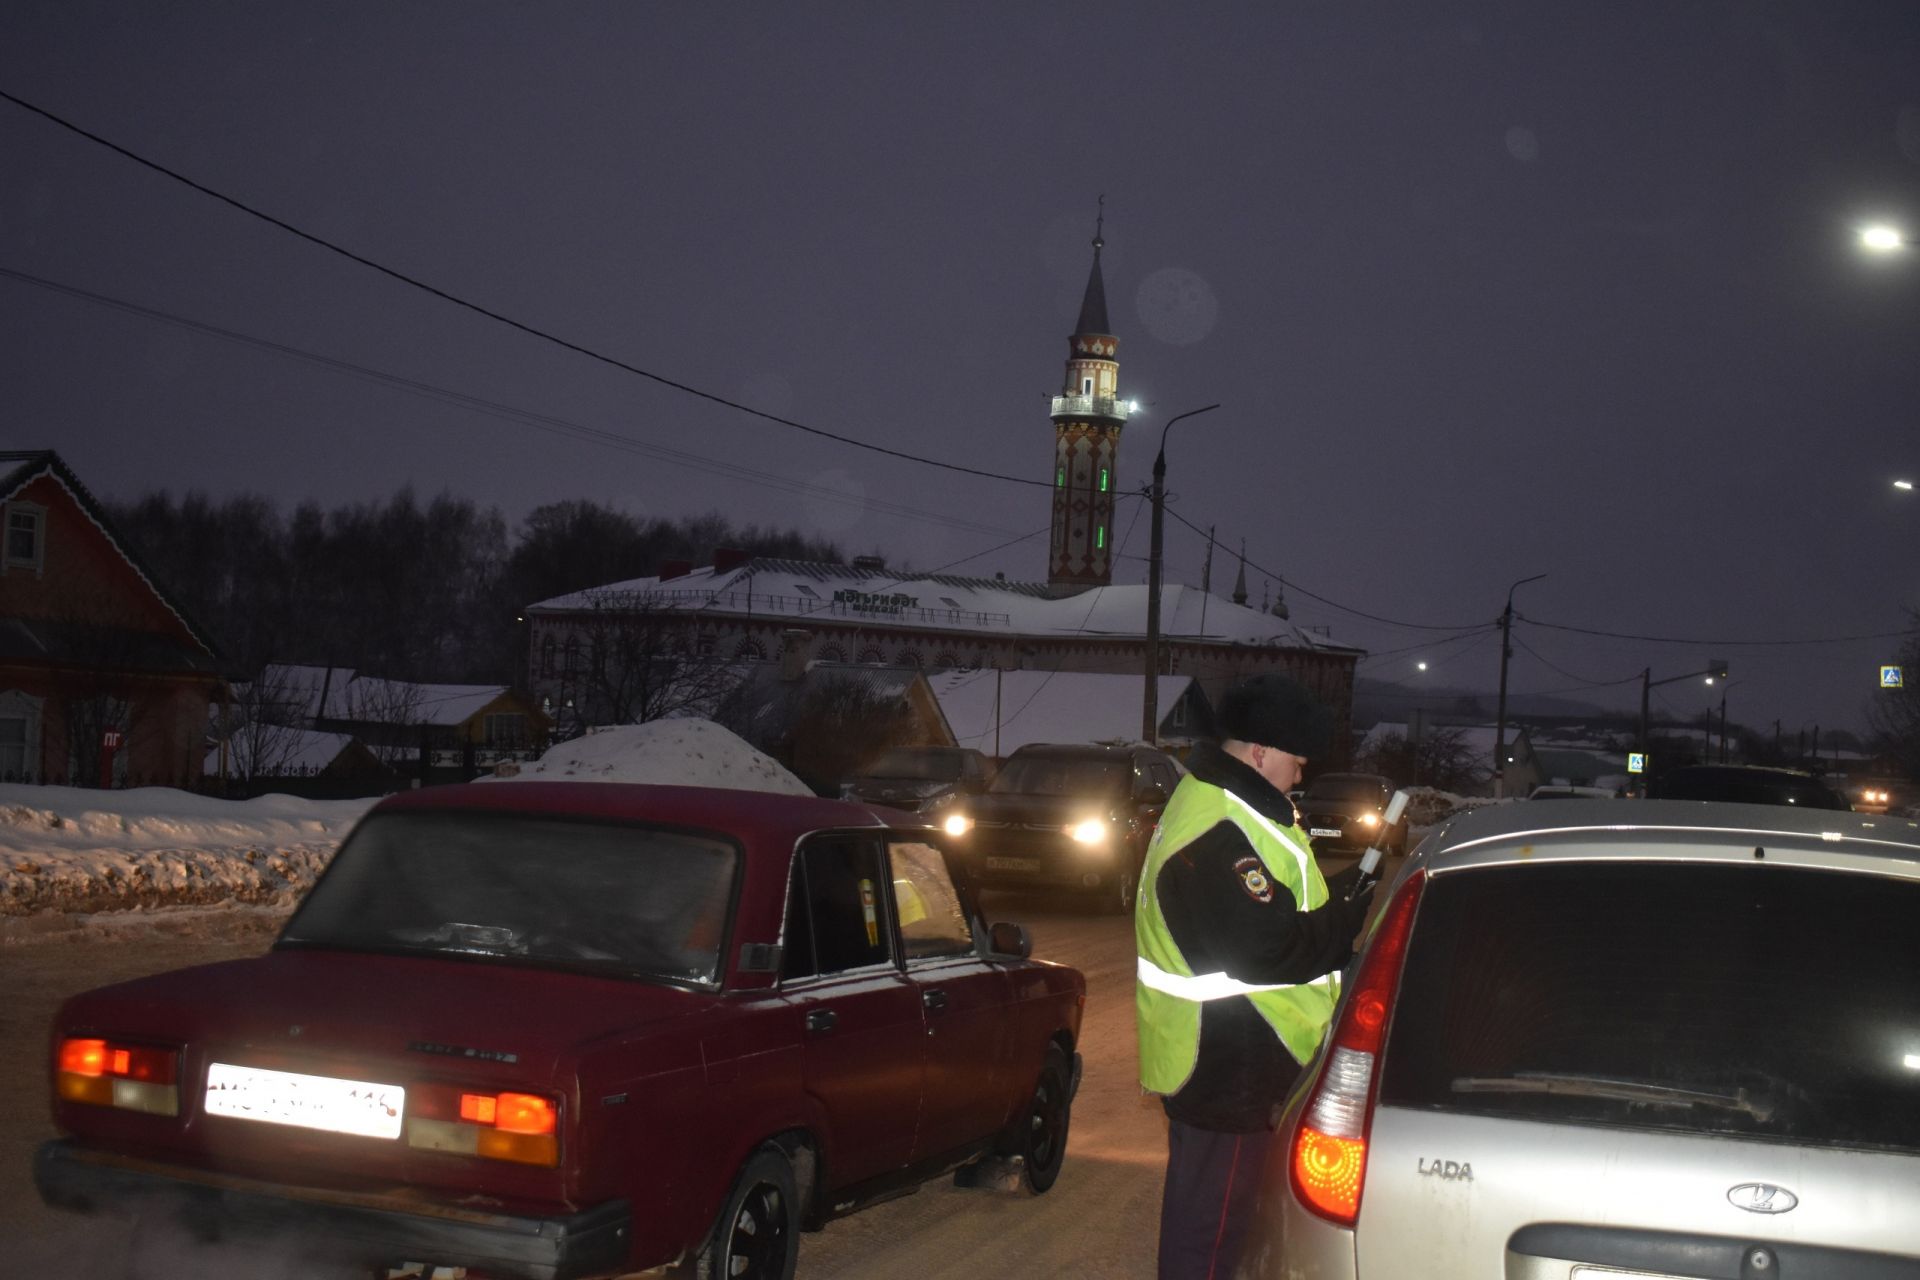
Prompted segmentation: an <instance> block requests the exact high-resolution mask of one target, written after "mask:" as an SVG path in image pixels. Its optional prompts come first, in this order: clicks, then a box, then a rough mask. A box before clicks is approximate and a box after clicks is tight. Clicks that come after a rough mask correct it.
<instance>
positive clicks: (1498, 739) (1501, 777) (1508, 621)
mask: <svg viewBox="0 0 1920 1280" xmlns="http://www.w3.org/2000/svg"><path fill="white" fill-rule="evenodd" d="M1546 576H1547V575H1546V574H1544V573H1536V574H1534V575H1533V576H1532V577H1531V578H1522V579H1520V581H1518V582H1516V583H1514V584H1513V585H1512V586H1511V587H1508V588H1507V607H1506V609H1505V610H1504V611H1503V612H1502V613H1501V614H1500V709H1499V711H1497V712H1496V713H1495V715H1494V728H1493V798H1494V799H1495V800H1498V799H1500V798H1501V797H1502V796H1504V795H1505V794H1506V793H1507V660H1508V659H1509V658H1511V657H1513V646H1512V645H1511V644H1509V643H1508V641H1509V639H1510V638H1511V637H1512V635H1513V593H1514V592H1515V591H1517V590H1519V589H1520V588H1521V587H1524V586H1526V585H1527V584H1528V583H1529V582H1538V581H1540V579H1542V578H1544V577H1546Z"/></svg>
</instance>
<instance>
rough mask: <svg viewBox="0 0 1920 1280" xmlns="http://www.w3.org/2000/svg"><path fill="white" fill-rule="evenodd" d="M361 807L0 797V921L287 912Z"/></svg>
mask: <svg viewBox="0 0 1920 1280" xmlns="http://www.w3.org/2000/svg"><path fill="white" fill-rule="evenodd" d="M372 804H373V801H372V800H324V801H321V800H297V799H295V798H293V797H292V796H279V795H274V796H261V797H259V798H258V799H254V800H218V799H214V798H213V797H211V796H202V795H195V794H194V793H192V792H189V791H176V790H173V789H172V788H169V787H142V788H139V789H136V790H132V791H90V790H84V789H80V788H76V787H26V786H0V916H23V915H32V914H35V913H38V912H46V911H53V912H90V911H110V910H131V909H139V908H148V907H157V906H178V905H182V904H210V903H228V902H238V903H247V904H254V905H269V906H275V907H283V908H290V907H291V906H292V905H293V903H294V902H295V901H296V900H298V898H299V895H300V894H301V893H303V892H304V891H305V890H306V888H307V886H308V885H311V884H312V883H313V879H314V877H315V876H317V875H319V874H320V871H321V869H322V868H323V867H325V866H326V865H327V860H328V859H329V858H331V857H332V856H333V851H334V849H335V848H337V847H338V846H339V844H340V839H341V837H342V836H344V835H345V834H346V833H347V830H348V828H350V827H351V826H352V825H353V824H354V822H355V821H356V820H357V819H358V818H359V817H360V815H361V814H362V813H365V812H366V811H367V809H368V808H369V807H370V806H371V805H372Z"/></svg>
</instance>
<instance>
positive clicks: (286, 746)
mask: <svg viewBox="0 0 1920 1280" xmlns="http://www.w3.org/2000/svg"><path fill="white" fill-rule="evenodd" d="M352 741H353V735H352V734H350V733H321V732H320V731H318V730H317V729H294V728H290V727H288V726H286V725H278V724H272V725H255V726H254V727H252V728H248V729H242V730H241V731H240V732H238V733H236V734H234V735H233V736H232V737H231V738H229V739H227V747H226V751H227V758H226V771H227V772H228V773H229V774H239V775H242V776H245V775H248V774H252V773H254V772H256V771H258V772H266V773H293V772H301V771H304V772H307V773H318V772H319V771H320V770H322V769H324V768H326V767H327V766H328V765H330V764H332V763H333V762H334V760H335V759H337V758H338V757H339V755H340V753H341V752H342V751H345V750H346V749H347V745H348V744H349V743H351V742H352ZM255 755H258V756H259V757H260V759H259V761H258V763H257V765H256V762H255V761H254V760H253V758H252V757H254V756H255ZM203 768H204V771H205V773H206V775H207V776H208V777H209V778H217V777H219V776H220V768H221V760H220V748H219V747H218V746H215V747H212V748H210V749H209V750H208V751H207V760H206V764H205V765H204V766H203Z"/></svg>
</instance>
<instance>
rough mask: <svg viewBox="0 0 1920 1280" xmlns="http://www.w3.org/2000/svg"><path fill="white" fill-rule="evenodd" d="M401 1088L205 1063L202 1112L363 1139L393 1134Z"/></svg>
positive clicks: (402, 1101)
mask: <svg viewBox="0 0 1920 1280" xmlns="http://www.w3.org/2000/svg"><path fill="white" fill-rule="evenodd" d="M406 1106H407V1091H406V1090H405V1089H404V1088H402V1087H401V1086H399V1085H397V1084H380V1083H378V1082H377V1081H372V1080H341V1079H337V1078H335V1077H333V1076H308V1075H301V1074H299V1073H298V1072H293V1071H269V1070H267V1069H266V1068H264V1067H239V1066H235V1065H233V1064H232V1063H228V1062H215V1063H211V1064H209V1065H208V1067H207V1101H206V1110H207V1114H208V1115H211V1116H231V1117H232V1118H234V1119H236V1120H259V1121H263V1122H265V1123H267V1124H287V1125H294V1126H296V1127H298V1128H301V1129H324V1130H326V1131H327V1132H329V1133H350V1134H355V1135H357V1136H359V1137H363V1138H398V1137H399V1136H400V1122H401V1116H402V1114H403V1113H404V1112H405V1111H406Z"/></svg>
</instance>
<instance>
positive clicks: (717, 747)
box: [491, 719, 813, 796]
mask: <svg viewBox="0 0 1920 1280" xmlns="http://www.w3.org/2000/svg"><path fill="white" fill-rule="evenodd" d="M491 780H492V781H497V782H515V781H519V782H561V781H571V782H653V783H658V784H661V785H665V786H689V787H725V788H728V789H729V790H733V791H774V792H778V793H780V794H782V795H793V796H808V795H812V794H813V790H812V788H810V787H808V786H807V784H806V783H804V782H802V781H800V779H798V778H796V777H795V776H794V775H793V774H792V773H791V772H789V771H788V770H787V769H786V768H785V767H784V766H782V765H781V764H780V763H779V762H777V761H776V760H774V759H773V758H772V757H771V756H767V755H764V754H762V753H761V752H759V751H756V750H755V749H754V748H752V747H750V746H748V745H747V743H746V741H745V740H744V739H742V738H740V737H739V736H738V735H736V734H734V733H732V732H730V731H728V730H726V729H723V728H721V727H720V726H719V725H717V724H715V723H713V721H711V720H694V719H687V720H654V721H650V722H648V723H647V724H630V725H614V726H610V727H608V728H605V729H596V730H593V731H592V732H589V733H588V734H586V735H585V736H584V737H579V738H574V739H571V740H570V741H567V742H562V743H560V744H559V745H558V746H555V747H553V748H551V749H550V750H549V751H548V752H547V753H546V754H545V755H543V756H541V757H540V759H539V760H537V761H535V762H534V763H533V764H530V765H522V766H520V769H519V771H518V772H517V773H515V774H513V775H511V776H496V777H495V778H493V779H491Z"/></svg>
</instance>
